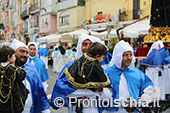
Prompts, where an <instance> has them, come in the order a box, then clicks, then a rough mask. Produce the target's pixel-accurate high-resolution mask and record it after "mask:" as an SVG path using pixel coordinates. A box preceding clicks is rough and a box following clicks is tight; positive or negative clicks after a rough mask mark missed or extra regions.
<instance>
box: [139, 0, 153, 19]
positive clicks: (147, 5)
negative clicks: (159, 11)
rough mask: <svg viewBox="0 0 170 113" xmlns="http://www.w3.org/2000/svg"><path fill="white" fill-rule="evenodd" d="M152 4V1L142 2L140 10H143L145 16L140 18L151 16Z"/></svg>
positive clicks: (141, 0) (143, 0)
mask: <svg viewBox="0 0 170 113" xmlns="http://www.w3.org/2000/svg"><path fill="white" fill-rule="evenodd" d="M151 4H152V0H140V10H143V14H142V15H140V18H142V17H144V16H146V15H149V17H150V16H151Z"/></svg>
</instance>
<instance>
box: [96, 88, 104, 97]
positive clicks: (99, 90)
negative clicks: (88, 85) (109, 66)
mask: <svg viewBox="0 0 170 113" xmlns="http://www.w3.org/2000/svg"><path fill="white" fill-rule="evenodd" d="M94 89H95V90H96V91H98V92H99V94H100V95H102V93H103V88H94Z"/></svg>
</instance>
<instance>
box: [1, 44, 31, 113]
mask: <svg viewBox="0 0 170 113" xmlns="http://www.w3.org/2000/svg"><path fill="white" fill-rule="evenodd" d="M14 53H15V50H14V49H12V48H10V47H8V46H2V47H1V48H0V113H21V112H22V111H23V110H24V104H25V100H26V98H27V95H28V93H29V92H28V90H27V89H26V88H25V86H24V84H23V83H22V81H23V80H24V79H25V77H26V74H27V72H26V71H25V69H23V68H21V69H19V70H18V68H16V67H15V66H14V65H12V63H14V62H15V60H16V58H15V54H14Z"/></svg>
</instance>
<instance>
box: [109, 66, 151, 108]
mask: <svg viewBox="0 0 170 113" xmlns="http://www.w3.org/2000/svg"><path fill="white" fill-rule="evenodd" d="M106 71H107V73H108V76H109V78H110V79H111V83H112V85H113V87H114V89H116V96H115V99H119V83H120V76H121V74H122V73H124V76H125V78H126V81H127V85H128V89H129V92H130V95H131V97H132V98H133V99H136V100H138V97H140V96H141V95H142V94H143V93H144V89H145V88H147V87H148V86H149V85H153V83H152V81H151V80H150V78H149V77H148V76H147V75H145V74H144V73H143V72H142V71H140V70H139V69H137V68H136V67H134V66H132V67H130V68H127V69H125V70H123V69H120V68H117V67H116V66H115V65H113V66H111V67H110V68H108V69H107V70H106ZM106 110H108V111H118V108H117V107H109V108H106Z"/></svg>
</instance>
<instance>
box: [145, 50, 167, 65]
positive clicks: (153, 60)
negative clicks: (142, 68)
mask: <svg viewBox="0 0 170 113" xmlns="http://www.w3.org/2000/svg"><path fill="white" fill-rule="evenodd" d="M168 56H169V51H168V50H167V49H164V48H162V49H161V50H160V51H159V50H157V49H153V50H152V51H151V53H150V54H149V55H148V57H147V58H146V59H144V60H143V61H142V63H143V64H149V65H154V66H158V65H165V61H164V59H165V58H166V57H168Z"/></svg>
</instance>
